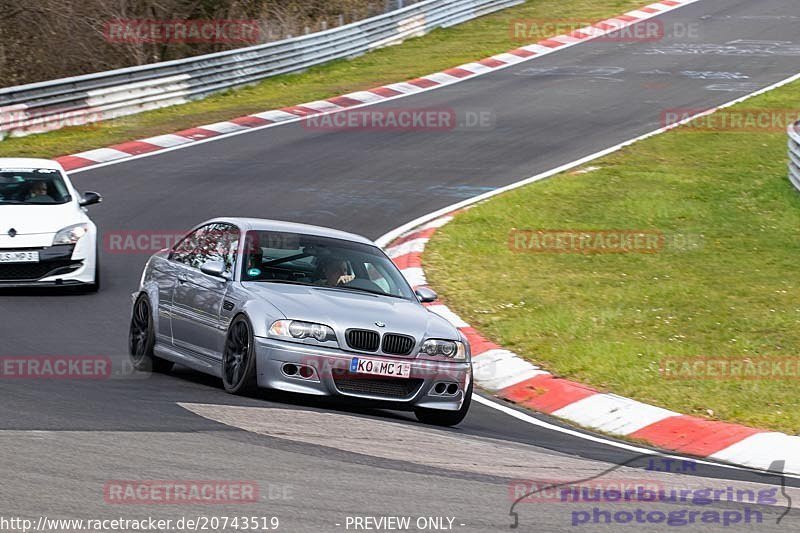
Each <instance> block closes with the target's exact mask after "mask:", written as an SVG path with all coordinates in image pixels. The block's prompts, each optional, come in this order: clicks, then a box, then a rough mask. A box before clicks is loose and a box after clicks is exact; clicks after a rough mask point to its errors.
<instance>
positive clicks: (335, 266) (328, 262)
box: [317, 256, 355, 287]
mask: <svg viewBox="0 0 800 533" xmlns="http://www.w3.org/2000/svg"><path fill="white" fill-rule="evenodd" d="M349 271H350V269H349V268H348V267H347V261H345V260H344V259H342V258H341V257H336V256H330V257H325V258H323V259H321V260H320V264H319V272H320V273H321V275H322V276H321V277H322V279H320V280H319V281H317V285H327V286H329V287H336V286H337V285H344V284H346V283H350V282H351V281H353V280H354V279H355V276H354V275H353V274H349Z"/></svg>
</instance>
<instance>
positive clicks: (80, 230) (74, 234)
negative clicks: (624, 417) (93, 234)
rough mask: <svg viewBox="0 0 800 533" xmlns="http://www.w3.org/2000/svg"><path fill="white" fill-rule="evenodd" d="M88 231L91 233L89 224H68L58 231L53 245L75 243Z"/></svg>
mask: <svg viewBox="0 0 800 533" xmlns="http://www.w3.org/2000/svg"><path fill="white" fill-rule="evenodd" d="M87 233H89V225H88V224H75V225H73V226H67V227H66V228H64V229H62V230H60V231H59V232H58V233H56V236H55V238H54V239H53V246H55V245H57V244H75V243H76V242H78V241H79V240H80V239H81V237H83V236H84V235H86V234H87Z"/></svg>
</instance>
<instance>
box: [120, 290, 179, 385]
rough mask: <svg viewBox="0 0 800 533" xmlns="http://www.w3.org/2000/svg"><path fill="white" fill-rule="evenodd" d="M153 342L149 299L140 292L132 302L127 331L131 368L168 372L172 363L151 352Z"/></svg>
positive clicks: (153, 334)
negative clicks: (134, 301)
mask: <svg viewBox="0 0 800 533" xmlns="http://www.w3.org/2000/svg"><path fill="white" fill-rule="evenodd" d="M155 343H156V334H155V329H154V327H153V314H152V312H151V308H150V300H149V299H148V298H147V296H145V295H144V294H141V295H139V297H138V298H137V299H136V303H135V304H133V313H132V314H131V327H130V330H129V332H128V353H129V354H130V358H131V363H132V364H133V368H135V369H136V370H140V371H144V372H150V371H154V372H169V371H170V370H171V369H172V367H173V365H174V363H172V362H171V361H167V360H165V359H161V358H160V357H156V356H155V355H154V354H153V348H154V346H155Z"/></svg>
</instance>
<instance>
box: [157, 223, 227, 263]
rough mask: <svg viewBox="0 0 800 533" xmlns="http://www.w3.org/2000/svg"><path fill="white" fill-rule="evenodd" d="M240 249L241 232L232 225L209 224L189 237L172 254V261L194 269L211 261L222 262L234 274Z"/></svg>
mask: <svg viewBox="0 0 800 533" xmlns="http://www.w3.org/2000/svg"><path fill="white" fill-rule="evenodd" d="M238 249H239V230H238V229H237V228H236V227H235V226H232V225H230V224H209V225H208V226H203V227H202V228H198V229H197V230H195V231H194V232H192V233H190V234H189V235H187V236H186V237H185V238H184V239H183V240H182V241H181V242H180V243H178V245H177V246H176V247H175V250H174V251H173V252H172V254H171V259H172V260H173V261H177V262H179V263H183V264H184V265H187V266H190V267H192V268H200V267H201V266H202V265H204V264H205V263H207V262H209V261H222V262H223V263H225V266H226V267H227V271H228V272H233V267H234V264H235V262H236V253H237V251H238Z"/></svg>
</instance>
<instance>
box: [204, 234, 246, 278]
mask: <svg viewBox="0 0 800 533" xmlns="http://www.w3.org/2000/svg"><path fill="white" fill-rule="evenodd" d="M213 233H214V234H215V236H216V239H215V240H216V251H215V256H214V258H213V259H208V260H209V261H222V262H223V263H225V268H226V270H227V272H228V273H233V269H234V267H235V266H236V254H237V252H238V251H239V236H240V235H239V228H237V227H236V226H231V225H229V224H217V225H216V228H215V229H214V231H213Z"/></svg>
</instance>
